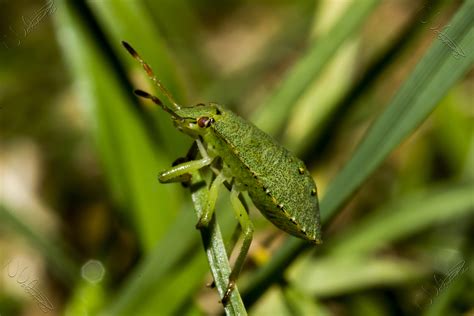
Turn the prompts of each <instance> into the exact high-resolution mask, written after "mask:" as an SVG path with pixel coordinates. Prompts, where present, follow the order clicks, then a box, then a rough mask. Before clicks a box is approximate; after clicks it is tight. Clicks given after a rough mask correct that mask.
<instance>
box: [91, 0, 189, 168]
mask: <svg viewBox="0 0 474 316" xmlns="http://www.w3.org/2000/svg"><path fill="white" fill-rule="evenodd" d="M87 4H88V5H89V6H90V7H91V10H92V12H93V13H94V15H95V16H96V17H97V20H98V22H99V23H100V25H101V26H102V27H103V29H104V31H105V33H106V35H107V38H108V39H109V44H110V46H111V47H112V48H113V49H114V51H115V53H116V54H117V55H118V56H120V57H121V60H122V61H123V62H125V63H127V64H128V65H131V66H133V67H134V69H137V70H138V69H139V71H140V73H142V76H143V78H145V77H146V75H145V72H144V71H143V69H141V67H140V66H139V64H138V63H137V62H136V61H135V60H134V59H133V58H132V57H131V56H130V55H129V54H128V53H127V52H126V51H125V49H123V47H122V45H121V44H120V43H121V41H123V40H124V41H127V42H129V43H130V44H131V45H132V46H133V47H134V48H135V49H136V50H137V52H139V53H140V55H141V56H142V58H143V59H144V60H145V61H146V62H147V63H149V64H150V66H151V67H152V68H153V70H154V72H155V73H156V75H157V76H158V78H159V79H160V81H161V82H162V83H163V85H164V86H165V87H166V88H167V89H168V90H169V91H170V92H171V94H172V95H173V97H174V98H175V99H176V101H177V102H178V103H182V104H186V101H187V100H186V99H187V98H186V96H185V91H184V88H183V82H182V80H181V78H180V74H179V72H178V70H177V69H178V67H177V62H178V61H176V60H175V59H174V58H173V55H172V52H170V51H169V49H168V47H167V44H166V42H165V41H164V39H163V38H162V36H161V34H160V33H159V32H157V30H156V28H155V25H154V23H153V21H152V17H151V16H150V14H149V12H148V11H147V10H146V8H145V7H144V5H143V4H142V2H141V1H128V0H117V1H88V2H87ZM118 21H119V22H118ZM138 35H139V36H138ZM148 82H149V83H150V85H151V81H148ZM134 88H137V89H138V88H141V89H144V90H146V87H134ZM154 88H156V87H154ZM155 90H156V95H158V96H159V97H160V98H161V100H162V101H163V102H165V103H166V102H168V100H167V99H166V98H165V97H164V95H163V94H162V93H161V91H159V90H158V89H155ZM154 113H155V118H156V120H157V129H158V131H159V135H156V137H160V140H161V141H162V143H163V150H164V151H165V152H167V153H168V154H169V155H170V156H171V157H178V156H180V155H183V154H184V153H185V152H186V150H187V149H188V147H189V143H190V141H189V139H188V137H187V136H186V135H184V134H181V133H179V132H178V131H176V130H175V128H174V126H173V123H172V122H171V120H170V118H169V115H167V114H166V113H164V112H163V111H162V110H160V109H158V108H156V111H155V112H154ZM171 130H173V132H171V133H170V131H171ZM155 173H156V172H155Z"/></svg>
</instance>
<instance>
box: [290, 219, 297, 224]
mask: <svg viewBox="0 0 474 316" xmlns="http://www.w3.org/2000/svg"><path fill="white" fill-rule="evenodd" d="M290 222H292V223H293V224H294V225H296V220H295V218H294V217H290Z"/></svg>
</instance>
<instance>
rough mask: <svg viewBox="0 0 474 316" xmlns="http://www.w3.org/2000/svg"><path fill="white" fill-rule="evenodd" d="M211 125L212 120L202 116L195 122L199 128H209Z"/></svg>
mask: <svg viewBox="0 0 474 316" xmlns="http://www.w3.org/2000/svg"><path fill="white" fill-rule="evenodd" d="M212 123H214V119H213V118H212V117H211V118H209V117H207V116H202V117H200V118H198V120H197V124H198V126H199V127H209V126H211V124H212Z"/></svg>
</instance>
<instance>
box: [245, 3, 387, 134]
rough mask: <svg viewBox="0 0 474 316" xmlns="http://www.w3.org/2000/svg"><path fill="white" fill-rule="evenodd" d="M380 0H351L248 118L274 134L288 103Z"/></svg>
mask: <svg viewBox="0 0 474 316" xmlns="http://www.w3.org/2000/svg"><path fill="white" fill-rule="evenodd" d="M379 2H380V0H367V1H362V2H360V1H353V3H352V4H351V5H350V6H349V7H348V8H347V10H346V11H345V13H344V14H343V15H342V16H341V17H340V19H339V21H338V22H337V23H336V24H335V25H334V27H333V28H332V29H331V30H330V31H329V32H327V33H326V35H325V36H324V37H322V38H320V39H318V40H317V41H315V42H314V44H313V45H312V47H311V48H310V49H309V51H308V52H307V53H306V54H305V55H304V56H303V57H302V58H301V60H299V61H298V63H297V64H296V65H295V66H293V68H292V69H291V70H290V73H289V74H288V76H287V77H286V79H285V81H284V82H283V83H282V84H281V86H280V87H279V88H278V89H276V90H275V91H276V92H275V93H274V94H273V95H272V96H270V98H269V99H268V100H267V102H265V104H263V106H262V107H261V108H260V109H261V110H259V111H257V112H256V113H254V115H253V116H252V121H253V122H254V123H255V125H257V126H258V127H259V128H261V129H262V130H264V131H265V132H267V133H269V134H273V135H275V134H277V132H278V131H279V130H281V128H282V126H283V125H284V123H285V120H286V118H287V117H288V113H289V111H290V110H291V106H292V105H293V104H294V103H295V101H296V100H297V99H298V98H299V97H300V96H301V95H302V94H303V93H304V91H305V90H306V89H307V88H308V87H309V86H310V84H311V83H312V82H313V80H314V79H315V78H316V77H317V76H318V75H319V74H320V73H321V71H322V70H323V69H324V67H325V65H326V64H327V63H328V61H329V60H330V59H331V58H332V57H333V56H334V54H335V52H336V51H337V49H338V48H339V47H340V46H341V44H342V43H344V42H345V41H346V40H347V39H348V38H349V37H350V36H351V35H352V34H353V33H354V32H356V31H357V30H358V29H359V28H360V27H361V26H362V25H363V23H364V22H365V20H366V18H367V16H368V15H369V14H370V13H371V12H372V11H373V9H374V8H375V7H376V6H377V4H378V3H379Z"/></svg>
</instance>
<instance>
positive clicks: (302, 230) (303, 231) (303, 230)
mask: <svg viewBox="0 0 474 316" xmlns="http://www.w3.org/2000/svg"><path fill="white" fill-rule="evenodd" d="M300 232H302V233H303V234H304V235H305V236H308V234H307V233H306V230H305V229H304V228H302V229H300Z"/></svg>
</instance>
